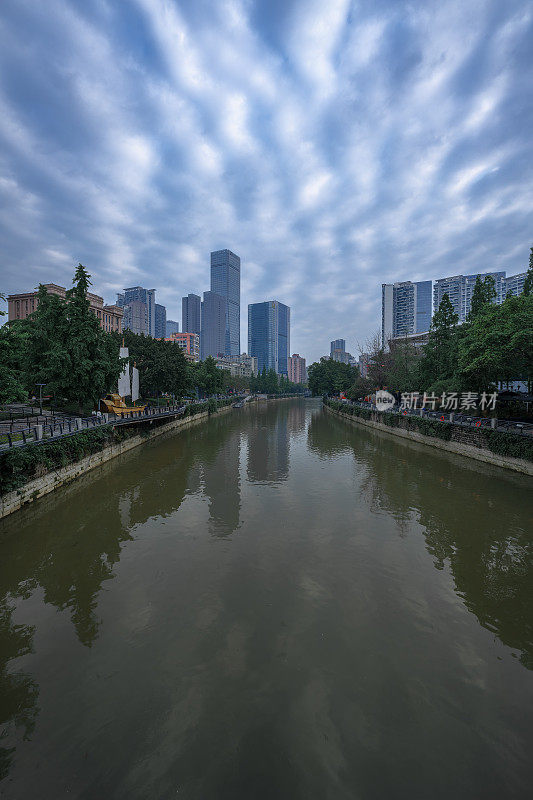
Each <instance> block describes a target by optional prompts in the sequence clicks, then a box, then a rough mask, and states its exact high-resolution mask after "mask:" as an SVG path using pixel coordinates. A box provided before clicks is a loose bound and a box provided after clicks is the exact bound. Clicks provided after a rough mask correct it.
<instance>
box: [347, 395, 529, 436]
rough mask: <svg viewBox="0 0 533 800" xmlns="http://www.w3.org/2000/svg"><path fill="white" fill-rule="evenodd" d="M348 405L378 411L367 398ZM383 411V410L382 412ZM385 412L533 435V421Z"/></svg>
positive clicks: (449, 413) (422, 411) (403, 410)
mask: <svg viewBox="0 0 533 800" xmlns="http://www.w3.org/2000/svg"><path fill="white" fill-rule="evenodd" d="M341 402H343V403H345V404H346V405H351V406H358V407H359V408H367V409H369V410H370V411H377V410H378V409H377V408H376V406H375V404H374V403H370V402H368V401H365V400H360V401H354V400H343V401H341ZM382 413H383V412H382ZM385 413H387V414H397V415H399V416H411V417H413V416H414V417H429V418H431V419H436V420H438V421H439V422H448V423H450V424H452V425H458V426H461V427H464V428H478V429H479V428H481V429H483V430H497V431H502V432H504V433H512V434H514V435H518V436H533V423H531V422H520V421H518V422H515V421H514V420H509V419H498V418H497V417H476V416H473V415H469V414H459V413H457V412H456V411H431V410H428V409H424V408H416V409H415V408H400V407H399V406H394V407H393V408H390V409H388V410H387V411H386V412H385Z"/></svg>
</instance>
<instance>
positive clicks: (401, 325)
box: [381, 281, 431, 348]
mask: <svg viewBox="0 0 533 800" xmlns="http://www.w3.org/2000/svg"><path fill="white" fill-rule="evenodd" d="M430 325H431V281H418V282H417V283H412V282H411V281H401V282H399V283H383V284H381V337H382V344H383V347H385V348H387V347H388V341H389V339H391V338H393V337H396V336H410V335H412V334H413V333H424V332H425V331H428V330H429V327H430Z"/></svg>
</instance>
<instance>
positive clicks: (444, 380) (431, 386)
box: [419, 294, 460, 393]
mask: <svg viewBox="0 0 533 800" xmlns="http://www.w3.org/2000/svg"><path fill="white" fill-rule="evenodd" d="M458 321H459V317H458V316H457V314H456V313H455V311H454V309H453V306H452V303H451V301H450V298H449V297H448V295H447V294H445V295H444V297H443V298H442V300H441V302H440V305H439V308H438V311H437V312H436V314H435V315H434V317H433V321H432V323H431V328H430V331H429V341H428V343H427V345H426V346H425V348H424V354H423V356H422V358H421V360H420V364H419V384H420V385H421V388H423V389H424V390H427V391H433V392H437V393H440V392H442V391H447V390H450V389H454V388H457V385H456V384H457V380H456V373H457V355H458V342H459V338H460V335H459V334H458V331H457V323H458Z"/></svg>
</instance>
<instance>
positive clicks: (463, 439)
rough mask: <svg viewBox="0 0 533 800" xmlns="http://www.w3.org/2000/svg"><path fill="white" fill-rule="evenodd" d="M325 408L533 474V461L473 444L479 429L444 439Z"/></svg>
mask: <svg viewBox="0 0 533 800" xmlns="http://www.w3.org/2000/svg"><path fill="white" fill-rule="evenodd" d="M324 408H325V409H326V411H328V412H329V413H330V414H334V415H335V416H336V417H342V418H343V419H345V420H346V421H347V422H352V423H354V424H356V425H364V426H365V427H366V428H374V430H379V431H384V432H385V433H390V434H391V435H392V436H399V437H400V438H401V439H409V440H411V441H412V442H420V443H421V444H427V445H429V446H430V447H436V448H437V449H438V450H447V451H448V452H449V453H456V454H458V455H460V456H466V457H467V458H473V459H475V460H476V461H483V462H485V464H494V465H495V466H497V467H504V468H505V469H512V470H514V471H515V472H522V473H524V474H525V475H533V463H532V462H530V461H525V460H524V459H521V458H511V457H510V456H503V455H499V454H498V453H493V452H492V451H491V450H486V449H483V448H480V447H477V446H476V445H474V444H471V442H473V441H474V437H475V436H476V435H477V431H472V430H469V429H468V428H457V431H454V437H453V439H452V440H451V441H443V440H442V439H438V438H436V437H433V436H426V435H425V434H423V433H419V432H418V431H411V430H406V429H405V428H401V427H397V428H396V427H394V428H391V427H390V426H389V425H385V424H384V423H383V422H378V421H375V420H372V419H363V418H362V417H358V416H355V415H352V414H346V413H343V412H342V411H337V410H336V409H333V408H330V407H329V406H327V405H324Z"/></svg>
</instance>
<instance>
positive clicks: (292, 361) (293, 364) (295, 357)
mask: <svg viewBox="0 0 533 800" xmlns="http://www.w3.org/2000/svg"><path fill="white" fill-rule="evenodd" d="M289 380H290V381H291V383H305V382H306V380H307V371H306V369H305V358H302V356H301V355H299V354H298V353H293V354H292V356H289Z"/></svg>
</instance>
